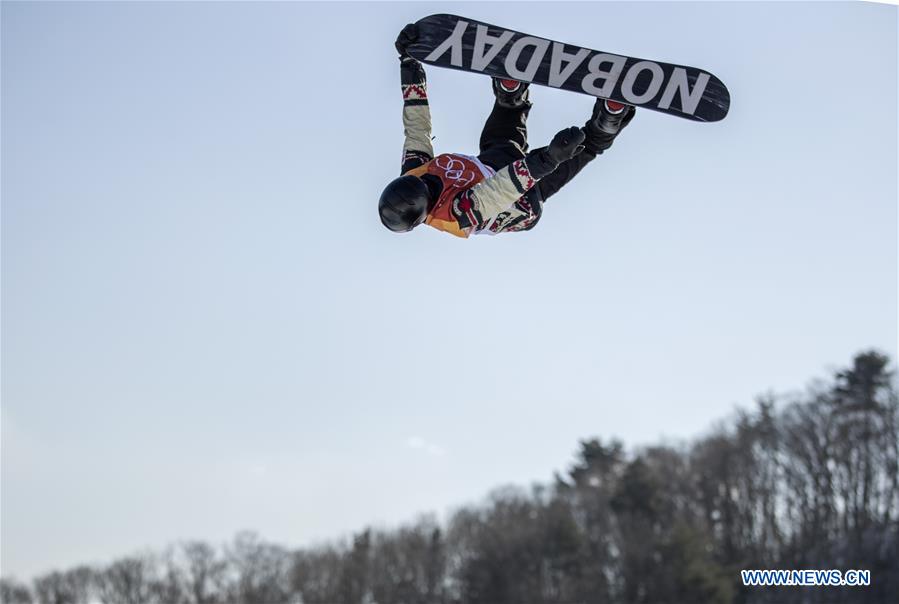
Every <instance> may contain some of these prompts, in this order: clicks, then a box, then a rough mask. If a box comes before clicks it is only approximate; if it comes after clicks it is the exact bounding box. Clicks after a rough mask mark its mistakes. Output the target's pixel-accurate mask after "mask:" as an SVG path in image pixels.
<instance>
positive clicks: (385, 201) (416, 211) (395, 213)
mask: <svg viewBox="0 0 899 604" xmlns="http://www.w3.org/2000/svg"><path fill="white" fill-rule="evenodd" d="M429 197H430V195H429V194H428V185H426V184H425V182H424V181H423V180H422V179H420V178H419V177H417V176H400V177H399V178H397V179H394V180H393V181H391V183H390V184H389V185H387V187H385V188H384V192H383V193H381V199H379V200H378V213H379V214H380V215H381V222H382V223H383V224H384V226H386V227H387V228H388V229H390V230H391V231H393V232H394V233H404V232H406V231H411V230H412V229H414V228H415V227H417V226H418V225H420V224H421V223H422V222H424V219H425V216H427V214H428V198H429Z"/></svg>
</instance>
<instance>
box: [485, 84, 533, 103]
mask: <svg viewBox="0 0 899 604" xmlns="http://www.w3.org/2000/svg"><path fill="white" fill-rule="evenodd" d="M492 80H493V95H494V96H495V97H496V103H497V104H498V105H499V106H500V107H507V108H509V109H518V108H519V107H522V106H524V105H528V104H530V101H529V100H528V96H529V94H528V83H527V82H519V81H518V80H501V79H499V78H492Z"/></svg>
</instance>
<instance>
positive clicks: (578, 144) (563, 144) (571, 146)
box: [546, 126, 584, 164]
mask: <svg viewBox="0 0 899 604" xmlns="http://www.w3.org/2000/svg"><path fill="white" fill-rule="evenodd" d="M583 142H584V131H583V130H581V129H580V128H578V127H577V126H572V127H571V128H566V129H565V130H560V131H559V132H558V133H557V134H556V135H555V136H554V137H553V140H552V142H550V143H549V147H547V148H546V153H547V154H548V155H549V157H550V159H552V160H553V161H554V162H556V164H561V163H562V162H563V161H568V160H569V159H571V158H572V157H574V156H575V155H577V154H578V153H580V152H581V151H583V150H584V145H583V144H582V143H583Z"/></svg>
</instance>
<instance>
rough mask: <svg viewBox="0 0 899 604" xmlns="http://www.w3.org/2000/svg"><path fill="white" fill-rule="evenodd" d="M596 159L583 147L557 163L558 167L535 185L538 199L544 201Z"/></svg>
mask: <svg viewBox="0 0 899 604" xmlns="http://www.w3.org/2000/svg"><path fill="white" fill-rule="evenodd" d="M594 159H596V154H595V153H593V152H591V151H588V150H586V149H584V150H583V151H581V152H580V153H578V154H577V155H575V156H574V157H572V158H571V159H569V160H568V161H564V162H562V163H561V164H559V167H558V168H556V169H555V170H553V172H552V173H550V174H549V175H548V176H546V177H544V178H543V179H542V180H540V182H538V183H537V186H536V187H534V188H535V189H537V191H538V193H539V195H540V200H541V201H546V200H547V199H549V198H550V197H552V196H553V195H555V194H556V193H558V192H559V189H561V188H562V187H564V186H565V185H566V184H568V183H569V182H571V179H572V178H574V177H575V176H577V175H578V172H580V171H581V170H583V169H584V166H586V165H587V164H589V163H590V162H591V161H593V160H594Z"/></svg>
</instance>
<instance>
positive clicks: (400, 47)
mask: <svg viewBox="0 0 899 604" xmlns="http://www.w3.org/2000/svg"><path fill="white" fill-rule="evenodd" d="M416 40H418V26H417V25H416V24H415V23H409V24H408V25H406V27H404V28H403V30H402V31H401V32H400V35H398V36H397V37H396V42H395V43H394V44H395V46H396V51H397V52H398V53H400V56H401V57H405V56H408V55H407V54H406V47H407V46H409V45H410V44H412V43H413V42H415V41H416Z"/></svg>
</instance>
